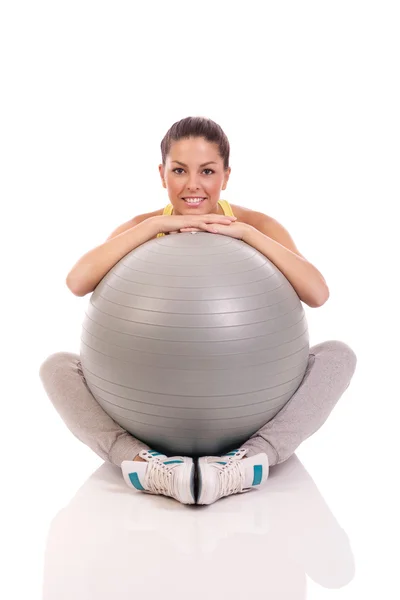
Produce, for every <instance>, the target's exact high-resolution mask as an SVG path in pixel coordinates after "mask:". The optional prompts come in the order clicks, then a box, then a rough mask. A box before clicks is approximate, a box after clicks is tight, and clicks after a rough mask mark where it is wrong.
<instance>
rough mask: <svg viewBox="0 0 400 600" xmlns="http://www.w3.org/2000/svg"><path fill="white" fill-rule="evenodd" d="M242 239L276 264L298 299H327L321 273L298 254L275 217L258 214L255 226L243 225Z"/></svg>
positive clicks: (314, 302)
mask: <svg viewBox="0 0 400 600" xmlns="http://www.w3.org/2000/svg"><path fill="white" fill-rule="evenodd" d="M242 239H243V241H244V242H246V244H249V245H250V246H253V248H255V249H256V250H258V251H259V252H261V253H262V254H264V256H266V257H267V258H269V260H270V261H271V262H273V263H274V265H275V266H276V267H278V269H279V270H280V271H281V272H282V273H283V274H284V275H285V277H286V279H288V281H289V282H290V283H291V284H292V286H293V287H294V289H295V290H296V293H297V295H298V296H299V298H300V300H301V301H302V302H304V303H305V304H307V305H308V306H310V307H312V308H317V307H319V306H322V305H323V304H325V302H326V301H327V300H328V298H329V288H328V286H327V284H326V281H325V279H324V277H323V276H322V274H321V273H320V272H319V271H318V269H317V268H316V267H314V265H312V264H311V263H310V262H308V260H306V259H305V258H304V256H302V255H301V254H300V252H299V251H298V250H297V248H296V246H295V244H294V242H293V240H292V238H291V237H290V235H289V233H288V232H287V231H286V229H285V228H284V227H283V226H282V225H280V224H279V223H278V221H276V220H275V219H272V218H271V217H267V216H266V215H262V216H261V217H260V216H258V218H257V227H253V226H252V225H247V227H246V228H245V234H244V236H243V238H242Z"/></svg>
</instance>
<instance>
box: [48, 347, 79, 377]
mask: <svg viewBox="0 0 400 600" xmlns="http://www.w3.org/2000/svg"><path fill="white" fill-rule="evenodd" d="M76 358H79V357H78V355H77V354H74V353H72V352H55V353H54V354H50V356H48V357H47V358H46V360H44V361H43V362H42V364H41V365H40V368H39V376H40V378H41V379H42V380H43V379H44V378H46V376H48V375H53V374H54V373H55V371H57V370H58V369H59V368H60V367H64V366H67V365H71V364H72V361H74V359H76Z"/></svg>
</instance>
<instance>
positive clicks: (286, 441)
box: [241, 340, 357, 466]
mask: <svg viewBox="0 0 400 600" xmlns="http://www.w3.org/2000/svg"><path fill="white" fill-rule="evenodd" d="M356 364H357V357H356V355H355V353H354V352H353V350H352V349H351V348H350V347H349V346H348V345H347V344H345V343H344V342H341V341H339V340H329V341H326V342H322V343H320V344H317V345H315V346H312V347H311V348H310V356H309V360H308V366H307V369H306V372H305V375H304V377H303V380H302V382H301V384H300V386H299V387H298V388H297V390H296V391H295V393H294V394H293V396H292V397H291V398H290V400H289V401H288V402H287V403H286V404H285V405H284V407H283V408H282V409H281V410H280V411H279V413H278V414H277V415H275V417H274V418H273V419H271V421H268V423H266V424H265V425H263V427H262V428H261V429H259V430H258V431H257V432H256V433H254V434H253V435H252V436H251V437H250V439H249V440H248V441H247V442H245V443H244V444H243V445H242V446H241V448H247V449H248V454H247V456H254V455H255V454H258V453H259V452H265V453H266V454H267V455H268V460H269V464H270V466H272V465H276V464H279V463H282V462H284V461H285V460H287V459H288V458H289V457H290V456H292V454H293V453H294V452H295V450H296V449H297V448H298V446H300V444H301V443H302V442H304V440H306V439H307V438H308V437H310V436H311V435H312V434H313V433H315V432H316V431H317V430H318V429H319V428H320V427H321V426H322V425H323V424H324V423H325V421H326V420H327V418H328V417H329V415H330V413H331V412H332V410H333V408H334V407H335V405H336V403H337V402H338V400H339V398H340V397H341V396H342V395H343V393H344V392H345V390H346V389H347V388H348V387H349V385H350V381H351V378H352V377H353V374H354V371H355V369H356Z"/></svg>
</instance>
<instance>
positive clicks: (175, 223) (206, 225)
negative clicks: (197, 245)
mask: <svg viewBox="0 0 400 600" xmlns="http://www.w3.org/2000/svg"><path fill="white" fill-rule="evenodd" d="M152 219H154V223H155V224H156V228H157V233H177V232H179V231H180V230H181V229H186V228H188V227H193V228H196V229H199V230H200V231H210V232H212V231H213V224H214V223H221V225H229V224H230V223H234V222H235V221H237V217H231V216H227V215H217V214H215V213H210V214H207V215H158V216H157V217H152Z"/></svg>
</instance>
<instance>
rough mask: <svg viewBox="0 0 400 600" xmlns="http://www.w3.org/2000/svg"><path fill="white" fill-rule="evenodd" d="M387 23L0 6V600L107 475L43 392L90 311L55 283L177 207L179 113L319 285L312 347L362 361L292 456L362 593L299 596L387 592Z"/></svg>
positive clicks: (239, 12)
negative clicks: (173, 201)
mask: <svg viewBox="0 0 400 600" xmlns="http://www.w3.org/2000/svg"><path fill="white" fill-rule="evenodd" d="M398 11H399V5H398V3H397V2H394V1H393V2H389V1H385V0H380V1H379V2H378V1H374V2H372V1H363V2H361V1H355V0H346V1H343V0H340V1H336V2H325V1H312V2H311V1H295V2H294V1H287V2H269V1H265V2H255V1H248V2H246V3H243V2H227V1H214V2H211V1H203V2H201V3H200V2H190V1H186V2H183V1H182V2H177V1H171V2H166V3H161V2H160V3H156V2H149V3H148V4H146V3H139V2H134V1H129V2H128V1H115V2H104V1H99V0H97V1H96V2H91V1H85V0H80V1H79V2H76V1H73V0H70V1H68V2H61V1H59V2H43V1H36V2H20V1H17V0H14V1H11V0H9V1H5V2H3V3H2V4H1V7H0V61H1V62H0V69H1V70H0V85H1V93H0V109H1V110H0V169H1V175H0V195H1V196H0V200H1V224H2V227H1V236H0V239H1V251H2V252H1V259H2V260H1V264H2V277H1V279H2V281H1V284H0V285H1V306H2V318H1V323H2V329H1V333H2V336H1V338H2V342H3V344H2V367H3V368H2V377H1V379H2V384H3V385H2V391H3V394H2V397H3V406H4V407H5V409H6V412H5V414H4V413H3V421H2V422H3V428H2V435H1V438H2V441H1V446H2V462H3V466H4V470H3V481H2V485H1V487H2V489H3V492H2V499H1V505H2V506H3V510H2V516H3V517H4V526H3V529H2V532H3V533H2V535H1V538H2V545H4V551H5V554H6V561H4V560H3V561H2V562H3V566H5V574H4V576H2V583H0V585H3V586H4V588H6V587H7V586H8V585H10V588H9V590H8V591H7V595H4V597H7V598H9V599H10V600H11V598H22V597H24V595H25V597H29V598H30V599H32V600H33V599H36V598H41V591H40V590H41V586H42V580H43V553H44V551H45V548H46V536H47V532H48V529H49V527H50V523H51V521H52V519H53V518H54V516H55V515H56V513H57V512H58V511H59V510H60V509H61V508H62V507H63V506H65V505H67V504H68V503H69V502H70V500H71V498H72V497H73V496H74V494H75V493H76V491H77V489H78V488H79V486H80V485H82V484H83V482H84V481H85V480H86V479H87V478H88V477H89V476H90V474H91V473H92V472H93V470H94V469H96V468H97V467H99V466H100V465H102V464H103V461H102V460H101V459H100V458H99V457H97V456H96V455H94V454H93V452H92V451H91V450H89V449H88V448H86V446H84V445H83V444H81V443H80V442H78V441H77V440H76V439H75V438H74V437H73V435H72V434H71V433H70V432H69V431H68V430H67V428H66V427H65V425H64V424H63V422H62V421H61V420H60V418H59V417H58V415H57V414H56V412H55V410H54V408H53V407H52V405H51V402H50V401H49V399H48V398H47V396H46V394H45V391H44V389H43V387H42V385H41V382H40V380H39V374H38V372H39V367H40V364H41V363H42V361H43V360H44V359H45V358H46V357H47V356H48V355H49V354H51V353H54V352H58V351H62V350H64V351H70V352H76V353H79V338H80V330H81V324H82V321H83V317H84V311H85V308H86V306H87V303H88V301H89V296H86V297H83V298H77V297H75V296H73V294H72V293H71V292H70V291H69V290H68V288H67V287H66V285H65V278H66V275H67V273H68V271H69V270H70V269H71V267H72V266H73V265H74V264H75V262H76V261H77V260H78V259H79V258H80V256H82V255H83V254H84V253H85V252H87V251H88V250H90V249H92V248H93V247H95V246H97V245H99V244H101V243H103V242H104V241H105V240H106V238H107V236H108V235H109V234H110V233H111V231H113V230H114V229H115V228H116V227H117V226H118V225H120V224H121V223H123V222H125V221H127V220H128V219H129V218H131V217H133V216H134V215H136V214H138V213H142V212H148V211H151V210H156V209H159V208H162V207H163V206H165V205H166V204H167V203H168V202H169V199H168V196H167V191H166V190H165V189H164V188H163V187H162V185H161V180H160V177H159V173H158V165H159V164H160V162H161V152H160V143H161V140H162V138H163V137H164V135H165V133H166V132H167V130H168V129H169V127H171V125H172V124H173V123H174V122H176V121H178V120H180V119H182V118H184V117H187V116H207V117H209V118H211V119H213V120H214V121H216V122H217V123H218V124H219V125H221V127H222V128H223V130H224V131H225V133H226V134H227V136H228V138H229V141H230V145H231V156H230V165H231V167H232V174H231V177H230V181H229V184H228V187H227V190H225V191H224V192H223V193H222V194H223V195H221V198H224V199H227V200H228V201H229V202H231V203H233V204H240V205H243V206H246V207H249V208H252V209H254V210H259V211H262V212H265V213H266V214H269V215H271V216H273V217H274V218H276V219H277V220H278V221H279V222H281V223H282V224H283V225H284V226H285V227H286V228H287V229H288V231H289V233H290V234H291V235H292V237H293V239H294V241H295V243H296V245H297V247H298V248H299V250H300V252H301V253H302V254H303V255H304V256H305V257H306V258H307V259H308V260H309V261H310V262H312V263H313V264H314V265H315V266H316V267H317V268H318V269H319V270H320V271H321V273H322V274H323V275H324V277H325V279H326V281H327V283H328V286H329V289H330V298H329V300H328V302H327V303H326V304H325V305H324V306H323V307H321V308H319V309H311V308H309V307H307V306H305V310H306V314H307V317H308V322H309V329H310V343H311V344H312V345H313V344H317V343H319V342H322V341H324V340H328V339H339V340H342V341H344V342H346V343H347V344H349V345H350V346H351V347H352V348H353V350H354V351H355V352H356V354H357V357H358V366H357V371H356V374H355V376H354V380H353V382H352V385H351V386H350V388H349V390H348V391H347V392H346V394H345V396H344V397H343V401H342V402H339V404H338V406H337V408H336V409H335V411H334V413H333V414H332V415H331V417H330V419H329V421H328V422H327V423H326V424H325V426H324V427H323V428H322V429H321V430H320V431H319V432H318V433H317V434H315V436H313V437H312V438H311V439H309V440H307V442H305V443H304V444H303V445H302V446H301V448H300V449H299V451H298V453H297V455H298V457H299V458H300V459H301V461H302V463H303V464H304V465H307V469H308V471H309V473H310V474H312V477H313V479H314V481H315V483H316V484H317V485H318V489H319V491H320V493H321V494H322V495H323V497H324V499H325V502H326V503H327V504H328V505H329V506H330V509H331V510H332V512H333V513H334V514H335V518H336V519H337V521H338V522H339V523H340V525H341V527H343V529H344V530H345V531H346V532H347V534H348V536H349V538H350V541H351V544H352V548H353V552H354V556H355V562H356V573H355V577H354V578H353V579H352V581H351V582H349V583H348V584H347V585H344V586H343V587H341V588H340V589H336V590H335V591H332V590H331V589H329V586H328V588H326V587H323V586H320V585H319V584H318V583H315V582H314V581H312V580H309V581H308V582H307V592H306V594H307V596H304V595H303V596H302V595H295V593H293V596H290V598H297V597H299V598H300V597H307V598H328V597H329V598H331V597H332V598H340V599H341V598H346V599H347V598H352V599H354V598H361V597H363V598H365V597H369V595H370V596H371V597H373V596H376V595H377V594H381V595H382V597H385V598H387V599H388V600H389V599H391V598H395V597H397V594H398V593H399V591H398V590H399V584H398V577H397V572H396V569H397V563H396V560H395V556H396V553H397V557H398V539H399V538H398V536H399V520H398V516H397V508H396V503H397V502H398V501H399V496H398V492H397V491H396V489H397V479H398V457H399V450H398V427H399V425H398V423H399V415H400V410H399V387H398V359H399V351H398V337H399V316H398V315H399V313H398V308H399V305H398V296H397V293H396V292H397V289H398V283H397V278H398V271H399V269H398V261H399V251H398V244H397V233H398V220H397V218H396V217H395V215H396V213H397V208H398V204H399V200H400V197H399V191H400V184H399V181H400V173H399V164H400V162H399V161H400V144H399V139H400V117H399V114H400V111H399V106H400V83H399V72H400V71H399V67H400V64H399V63H400V60H399V56H400V43H399V30H400V19H399V14H398ZM396 494H397V495H396ZM145 499H146V500H148V498H147V497H145ZM235 500H237V498H235ZM238 502H239V500H238ZM178 527H179V524H178ZM100 530H101V524H100ZM238 548H240V546H238ZM77 552H79V548H77ZM93 565H94V568H95V567H96V564H95V561H94V562H93ZM246 568H248V569H249V573H250V571H251V561H249V562H247V563H244V566H243V569H244V572H243V575H242V576H243V577H250V575H249V574H248V573H246ZM46 576H47V577H49V575H48V574H47V575H46V574H45V577H46ZM98 576H99V577H100V575H98ZM88 578H90V574H88ZM63 585H64V584H63ZM221 585H223V584H222V583H221ZM396 586H397V587H396ZM218 589H219V588H218ZM262 591H263V594H264V593H265V595H266V596H267V595H268V581H263V582H262ZM269 591H271V590H269ZM216 593H217V592H216ZM85 594H86V592H85V591H84V590H83V591H82V589H81V595H79V589H78V590H74V592H72V591H70V594H69V597H75V598H81V597H82V598H89V597H90V595H85ZM170 594H171V598H172V597H174V598H176V597H177V596H176V595H175V596H174V595H173V593H172V591H171V592H170ZM218 594H220V592H218ZM2 595H3V594H2ZM50 597H51V598H53V596H50V595H48V596H47V597H46V598H50ZM61 597H64V596H61V583H60V590H59V595H57V600H59V598H61ZM66 597H67V596H66ZM98 597H100V596H98ZM104 597H108V596H106V595H105V596H104ZM109 597H112V595H110V596H109ZM115 597H117V596H115ZM149 597H152V596H151V595H150V596H149ZM167 597H170V596H169V595H168V590H167ZM221 597H222V596H221ZM271 597H277V596H273V594H272V596H271ZM287 597H288V598H289V596H287ZM231 598H234V596H232V595H231Z"/></svg>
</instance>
